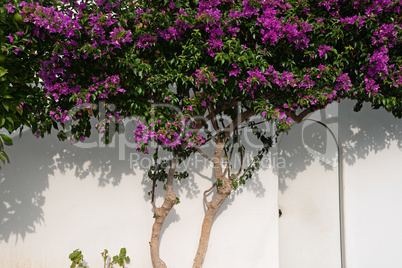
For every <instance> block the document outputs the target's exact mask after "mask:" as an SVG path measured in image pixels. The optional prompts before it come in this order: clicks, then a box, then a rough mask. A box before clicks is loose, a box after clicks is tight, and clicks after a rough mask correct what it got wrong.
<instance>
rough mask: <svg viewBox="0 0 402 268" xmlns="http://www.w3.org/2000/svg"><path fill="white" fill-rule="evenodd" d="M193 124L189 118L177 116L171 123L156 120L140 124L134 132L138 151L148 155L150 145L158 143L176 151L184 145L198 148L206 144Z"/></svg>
mask: <svg viewBox="0 0 402 268" xmlns="http://www.w3.org/2000/svg"><path fill="white" fill-rule="evenodd" d="M191 126H192V123H191V120H190V119H189V117H188V116H175V119H174V120H173V121H172V122H171V121H166V122H165V123H163V122H162V120H156V121H155V122H154V121H153V122H150V123H148V124H144V123H142V122H139V123H138V124H137V129H136V130H135V131H134V137H135V141H136V142H137V146H136V149H137V150H140V151H143V152H145V153H148V148H147V146H148V144H149V143H150V142H152V141H154V142H157V143H158V144H161V145H163V146H165V147H167V148H169V149H175V148H176V147H178V146H182V145H184V146H185V148H190V149H191V148H194V147H198V146H200V145H202V144H204V143H205V139H204V138H203V136H202V135H199V134H197V133H196V132H195V131H193V130H192V128H191Z"/></svg>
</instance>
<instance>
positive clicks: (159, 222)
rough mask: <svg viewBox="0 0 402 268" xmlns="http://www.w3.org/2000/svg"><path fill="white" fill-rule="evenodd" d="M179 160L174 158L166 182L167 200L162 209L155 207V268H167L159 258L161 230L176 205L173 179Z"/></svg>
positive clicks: (152, 256)
mask: <svg viewBox="0 0 402 268" xmlns="http://www.w3.org/2000/svg"><path fill="white" fill-rule="evenodd" d="M176 165H177V160H176V158H174V159H173V160H172V163H171V166H170V169H169V173H168V178H167V182H166V195H165V200H164V202H163V204H162V206H161V207H159V208H157V207H156V206H155V204H152V205H153V206H154V213H155V222H154V225H153V226H152V235H151V242H150V243H149V245H150V247H151V260H152V264H153V266H154V267H155V268H166V267H167V266H166V264H165V262H164V261H162V259H161V258H160V256H159V239H160V235H161V230H162V226H163V223H164V221H165V219H166V216H167V215H168V214H169V212H170V210H171V209H172V208H173V206H174V205H175V204H176V202H177V200H176V194H175V193H174V192H173V179H174V173H175V170H176Z"/></svg>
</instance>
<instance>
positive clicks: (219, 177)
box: [193, 138, 233, 268]
mask: <svg viewBox="0 0 402 268" xmlns="http://www.w3.org/2000/svg"><path fill="white" fill-rule="evenodd" d="M226 140H227V138H222V139H219V140H218V142H217V144H216V148H215V152H214V159H213V163H214V173H215V185H216V189H217V193H216V195H215V197H214V198H213V199H212V200H211V201H210V202H207V200H206V197H205V195H206V193H207V192H208V191H206V192H205V193H204V201H205V205H206V206H207V211H206V213H205V216H204V221H203V223H202V230H201V237H200V242H199V244H198V250H197V253H196V256H195V259H194V263H193V268H201V267H202V265H203V263H204V259H205V254H206V253H207V249H208V243H209V237H210V234H211V228H212V223H213V221H214V218H215V215H216V213H217V212H218V211H219V208H220V207H221V206H222V204H223V202H224V201H225V200H226V198H227V197H228V196H229V194H230V193H231V192H232V189H233V186H232V183H231V181H230V180H229V179H228V178H226V177H224V176H223V172H222V161H223V149H224V146H225V143H226ZM211 189H212V188H211Z"/></svg>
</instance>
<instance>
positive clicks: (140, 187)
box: [0, 132, 278, 268]
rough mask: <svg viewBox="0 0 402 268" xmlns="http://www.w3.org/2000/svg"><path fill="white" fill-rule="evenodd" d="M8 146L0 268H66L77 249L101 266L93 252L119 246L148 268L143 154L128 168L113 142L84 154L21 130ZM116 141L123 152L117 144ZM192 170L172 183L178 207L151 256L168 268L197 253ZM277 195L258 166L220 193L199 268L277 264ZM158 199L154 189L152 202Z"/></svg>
mask: <svg viewBox="0 0 402 268" xmlns="http://www.w3.org/2000/svg"><path fill="white" fill-rule="evenodd" d="M126 135H127V137H128V135H129V133H127V134H126ZM124 137H125V136H124ZM127 140H128V138H127ZM13 141H14V145H13V146H12V147H7V153H8V154H9V156H10V158H11V163H10V164H7V165H5V166H4V167H3V169H2V170H1V171H0V172H1V173H0V267H7V268H13V267H35V268H38V267H41V268H47V267H52V268H54V267H69V266H70V264H71V262H70V261H69V260H68V255H69V253H71V252H72V251H73V250H74V249H77V248H79V249H80V250H82V252H83V254H84V259H85V261H86V264H87V265H88V267H89V268H94V267H103V262H102V257H101V255H100V253H101V252H102V251H103V249H105V248H107V249H108V250H109V252H110V254H111V255H112V256H113V255H115V254H118V253H119V250H120V248H121V247H126V248H127V254H128V256H130V258H131V260H132V261H131V263H130V265H128V267H141V268H142V267H145V268H146V267H152V265H151V260H150V254H149V241H150V237H151V228H152V224H153V220H154V219H153V212H152V209H151V208H152V207H151V205H150V203H149V202H150V197H149V196H148V194H147V192H148V191H149V190H150V186H151V183H150V180H149V179H148V178H147V177H146V176H145V173H146V170H145V169H144V168H141V167H140V164H142V165H147V164H148V163H149V160H150V156H147V155H141V156H140V158H137V156H136V155H135V156H134V157H132V158H133V159H138V162H139V163H138V162H137V163H136V165H135V167H134V168H130V153H132V152H134V151H133V150H132V149H130V148H129V147H130V146H131V145H130V144H128V143H129V142H128V141H126V140H125V138H123V136H120V138H117V140H116V143H115V144H114V148H107V147H103V146H102V145H100V146H95V147H94V148H86V149H84V148H79V147H77V146H74V145H71V144H69V143H68V142H64V143H63V142H60V141H58V140H57V138H56V137H55V135H51V136H48V137H45V138H44V139H36V138H35V137H33V136H32V135H31V134H30V133H28V132H26V133H23V135H22V137H21V138H19V137H18V135H15V136H13ZM123 141H124V142H125V143H127V146H119V142H120V143H122V142H123ZM88 142H89V143H88V144H89V145H91V146H92V145H93V144H96V143H97V139H96V138H94V139H92V140H89V141H88ZM91 146H90V147H91ZM123 148H124V150H123ZM119 158H120V160H119ZM194 163H195V162H193V164H192V165H190V166H189V167H188V170H189V172H191V174H192V175H191V176H190V178H188V179H186V180H184V181H182V182H181V183H180V185H178V184H176V186H175V191H176V193H177V194H178V197H179V198H180V200H181V203H180V204H179V205H177V206H175V207H174V209H173V210H172V211H171V213H170V214H169V216H168V217H167V219H166V222H165V227H164V229H163V231H162V240H161V248H160V253H161V257H162V259H163V260H164V261H165V262H166V264H167V265H168V267H174V268H181V267H191V266H192V261H193V258H194V256H195V252H196V250H197V246H198V241H199V235H200V232H201V224H202V220H203V215H204V211H205V209H204V206H203V200H202V194H203V192H204V191H205V190H206V189H208V188H209V187H210V185H211V176H212V170H211V169H210V168H209V167H206V166H204V165H203V164H202V162H199V163H198V164H197V165H195V164H194ZM160 186H161V185H160ZM277 188H278V185H277V177H276V175H275V174H274V173H273V172H272V170H270V169H267V168H266V169H263V170H261V171H260V172H259V173H258V175H257V176H255V178H254V180H253V181H250V182H249V183H248V184H247V185H246V186H245V187H242V188H241V189H240V190H238V191H237V192H236V193H234V194H233V195H231V196H230V198H229V200H227V201H226V202H225V203H224V205H223V207H222V209H221V212H220V213H219V214H218V217H217V218H216V220H215V222H214V226H213V229H212V235H211V239H210V243H209V250H208V253H207V257H206V259H205V265H204V267H207V268H208V267H212V268H215V267H249V266H250V265H252V266H253V267H262V268H263V267H277V266H278V247H277V245H278V233H277V229H278V226H277V217H278V212H277ZM163 194H164V191H163V190H159V192H158V196H159V198H158V199H157V201H158V204H159V205H160V204H161V202H162V198H161V196H163Z"/></svg>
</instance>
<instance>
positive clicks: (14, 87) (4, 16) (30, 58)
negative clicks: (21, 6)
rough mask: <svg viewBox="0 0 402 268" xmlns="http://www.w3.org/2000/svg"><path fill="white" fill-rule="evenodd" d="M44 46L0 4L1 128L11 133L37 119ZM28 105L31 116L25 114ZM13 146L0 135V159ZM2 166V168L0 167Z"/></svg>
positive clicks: (12, 9) (11, 8)
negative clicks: (39, 75)
mask: <svg viewBox="0 0 402 268" xmlns="http://www.w3.org/2000/svg"><path fill="white" fill-rule="evenodd" d="M46 46H47V45H46V44H43V43H41V42H40V40H36V39H35V38H33V37H32V29H31V27H30V25H28V24H26V23H24V22H23V19H22V17H21V14H20V13H19V12H18V10H17V9H16V8H15V3H10V2H9V1H5V0H1V1H0V128H1V129H4V130H5V131H7V132H9V133H11V132H13V131H14V130H17V129H19V128H21V127H22V126H28V127H30V126H31V124H32V123H33V122H35V121H36V119H37V118H35V117H34V113H35V110H36V109H37V108H38V104H39V106H42V103H43V102H46V101H44V99H43V98H44V97H45V96H44V94H43V92H41V91H40V89H39V87H38V82H39V81H38V80H39V77H38V76H37V75H36V71H37V70H38V69H39V68H40V63H39V59H40V58H41V57H42V55H43V53H44V52H48V51H49V50H47V49H46ZM24 105H27V107H28V106H29V107H30V108H29V109H30V112H24V109H23V106H24ZM4 144H7V145H10V144H12V141H11V139H10V138H9V137H8V136H7V135H6V134H4V133H2V134H0V159H1V161H2V162H3V163H4V162H5V161H6V160H8V156H7V154H6V152H5V150H4V147H3V145H4ZM0 166H1V165H0Z"/></svg>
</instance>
